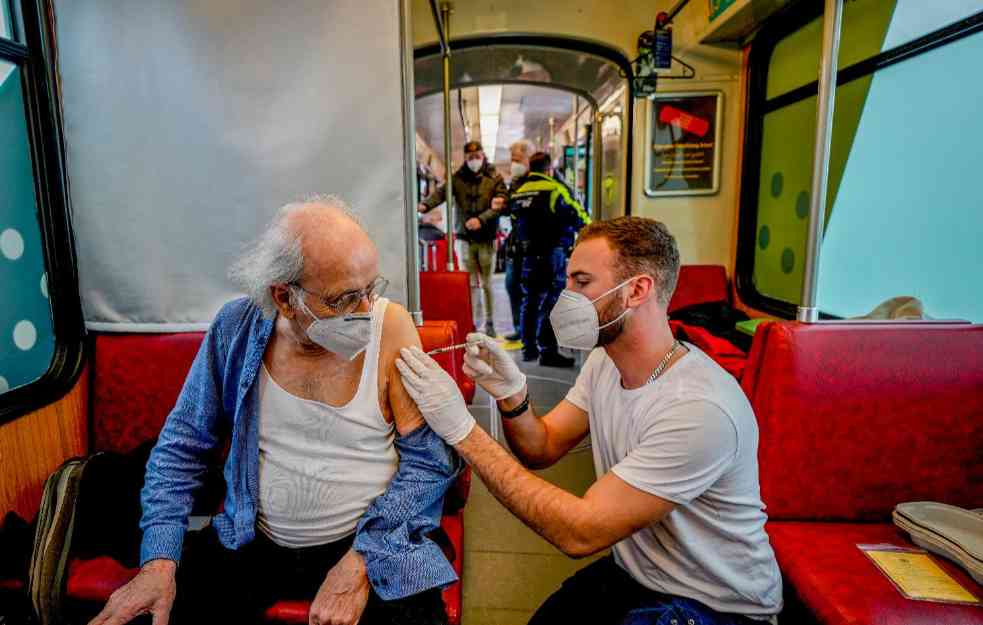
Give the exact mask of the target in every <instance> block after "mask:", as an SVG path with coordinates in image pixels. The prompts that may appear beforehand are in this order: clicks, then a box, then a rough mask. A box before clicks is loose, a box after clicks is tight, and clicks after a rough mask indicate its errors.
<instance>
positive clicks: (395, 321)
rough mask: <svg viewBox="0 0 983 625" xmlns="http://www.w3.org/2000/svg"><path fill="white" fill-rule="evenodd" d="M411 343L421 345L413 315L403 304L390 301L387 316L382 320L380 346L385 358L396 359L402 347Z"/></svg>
mask: <svg viewBox="0 0 983 625" xmlns="http://www.w3.org/2000/svg"><path fill="white" fill-rule="evenodd" d="M411 345H416V346H417V347H419V346H420V334H419V332H417V330H416V324H415V323H413V317H411V316H410V313H409V311H408V310H406V308H404V307H403V306H402V305H401V304H397V303H396V302H389V305H388V306H387V307H386V316H385V317H384V318H383V320H382V341H381V343H380V347H381V350H382V356H383V358H387V357H388V358H389V359H391V360H395V359H396V356H398V355H399V350H400V349H402V348H404V347H409V346H411Z"/></svg>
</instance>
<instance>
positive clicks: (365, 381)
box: [91, 197, 459, 625]
mask: <svg viewBox="0 0 983 625" xmlns="http://www.w3.org/2000/svg"><path fill="white" fill-rule="evenodd" d="M231 276H232V277H233V279H234V280H236V281H237V282H238V283H239V284H240V285H241V286H242V287H243V289H244V290H245V291H246V293H248V297H247V298H242V299H237V300H235V301H232V302H230V303H228V304H226V305H225V307H223V308H222V310H221V311H219V313H218V316H217V317H216V318H215V320H214V322H213V323H212V326H211V328H210V330H209V331H208V334H207V335H206V337H205V340H204V342H203V344H202V346H201V349H200V351H199V352H198V355H197V357H196V358H195V361H194V364H193V365H192V367H191V371H190V373H189V374H188V379H187V381H186V382H185V385H184V389H183V390H182V391H181V395H180V396H179V398H178V401H177V404H176V406H175V407H174V409H173V411H172V412H171V414H170V415H169V416H168V418H167V421H166V423H165V425H164V428H163V430H162V432H161V434H160V439H159V440H158V442H157V445H156V447H155V448H154V451H153V453H152V454H151V457H150V461H149V463H148V464H147V474H146V481H145V485H144V489H143V493H142V504H143V519H142V520H141V527H142V529H143V532H144V534H143V542H142V545H141V554H140V560H141V569H140V573H139V574H138V575H137V576H136V577H135V578H134V579H133V580H132V581H131V582H130V583H128V584H127V585H125V586H124V587H122V588H120V589H119V590H118V591H116V592H115V593H113V595H112V597H111V598H110V600H109V603H108V604H107V605H106V607H105V609H104V610H103V611H102V612H101V613H100V614H99V615H98V616H97V617H96V618H95V619H94V620H93V621H92V622H91V623H92V625H101V624H107V625H119V624H121V623H126V622H128V621H129V620H130V619H132V618H133V617H135V616H136V615H138V614H143V613H150V614H152V615H153V623H154V625H166V623H168V621H169V616H170V615H171V610H172V604H174V606H173V607H174V612H173V614H174V617H173V619H170V620H173V622H175V623H178V625H185V624H188V623H240V622H254V621H257V620H259V619H261V618H262V615H263V612H264V611H265V609H266V608H267V607H269V605H270V604H271V603H273V602H274V601H275V600H276V599H280V598H295V599H308V600H313V604H312V605H311V609H310V616H309V622H310V623H312V624H315V625H316V624H328V623H331V624H342V623H344V624H354V623H356V622H360V623H363V624H367V623H407V624H408V623H426V624H430V623H443V622H445V621H446V616H445V613H444V608H443V603H442V600H441V596H440V592H439V588H440V587H441V586H444V585H446V584H448V583H451V582H453V581H454V580H455V579H456V576H455V574H454V571H453V569H452V567H451V566H450V564H449V563H448V562H447V560H446V559H445V558H444V556H443V553H442V552H441V550H440V548H439V547H438V546H437V545H436V544H435V543H433V542H432V541H430V540H429V539H428V538H427V533H428V532H429V531H430V530H432V529H435V528H436V527H437V526H438V523H439V519H440V513H441V508H442V503H443V496H444V493H445V492H446V490H447V488H448V487H449V486H450V484H451V483H452V481H453V479H454V477H455V475H456V474H457V472H458V469H459V459H458V458H457V457H456V456H455V455H454V454H453V452H452V451H451V450H450V449H449V448H448V447H447V446H446V445H445V444H444V443H443V441H441V440H440V439H439V438H438V437H437V436H436V435H435V434H434V433H433V431H432V430H431V429H430V428H429V427H427V426H426V424H425V423H424V421H423V419H422V418H421V416H420V414H419V412H418V411H417V410H416V407H415V406H414V404H413V402H412V401H411V400H410V399H409V397H408V396H407V394H406V391H405V390H404V388H403V385H402V383H401V382H400V380H399V377H398V375H397V374H396V372H395V369H394V367H393V362H394V360H395V358H396V357H397V354H398V350H399V349H400V348H402V347H407V346H419V344H420V342H419V337H418V335H417V332H416V329H415V327H414V325H413V322H412V320H411V319H410V316H409V314H408V313H407V312H406V310H405V309H403V308H402V307H400V306H398V305H396V304H392V303H389V302H388V301H387V300H386V299H384V298H382V297H381V296H382V293H383V291H384V290H385V286H386V280H385V279H384V278H382V277H380V276H379V255H378V252H377V251H376V248H375V246H374V245H373V244H372V242H371V241H370V240H369V237H368V235H367V234H366V233H365V231H364V230H362V228H361V227H360V226H359V225H358V224H357V223H356V222H355V220H354V219H353V218H352V217H351V216H350V213H349V212H348V211H347V208H346V207H345V206H344V204H343V203H342V202H341V201H340V200H339V199H337V198H334V197H327V198H321V199H318V200H314V201H309V202H306V203H298V204H289V205H287V206H285V207H283V208H282V209H281V210H280V212H279V214H278V215H277V216H276V218H275V220H274V221H273V223H272V225H271V226H270V228H269V229H268V230H267V231H266V232H265V233H264V234H263V235H262V236H261V237H260V239H259V240H258V242H257V243H256V245H255V246H254V247H253V248H252V249H250V250H248V251H247V252H246V253H245V254H244V255H243V256H242V258H241V260H239V261H238V263H237V264H236V265H235V266H234V267H233V270H232V272H231ZM230 431H231V446H230V448H229V452H228V459H227V460H226V463H225V472H224V473H225V479H226V483H227V493H226V497H225V505H224V509H223V510H222V512H221V513H219V514H218V515H217V516H215V517H214V519H213V521H212V523H211V526H210V527H208V528H206V529H205V530H203V531H202V532H198V533H196V534H193V535H192V536H194V538H189V540H188V545H186V546H185V548H184V557H183V558H182V544H183V543H184V537H185V530H186V529H187V526H188V515H189V513H190V511H191V507H192V492H193V491H194V489H195V487H196V485H197V484H198V478H199V476H200V474H201V472H202V470H203V469H204V467H205V462H206V457H207V456H208V454H209V452H210V451H212V450H214V449H216V448H218V447H219V446H220V445H221V443H220V441H221V440H222V433H223V432H230ZM179 561H180V562H181V565H180V567H178V562H179ZM175 595H176V596H177V602H176V604H175V603H174V602H175ZM360 619H361V620H360Z"/></svg>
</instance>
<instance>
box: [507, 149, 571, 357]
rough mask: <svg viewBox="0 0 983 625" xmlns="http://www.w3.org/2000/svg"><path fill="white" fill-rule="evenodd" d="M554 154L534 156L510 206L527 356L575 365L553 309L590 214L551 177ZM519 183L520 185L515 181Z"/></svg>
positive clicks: (523, 351)
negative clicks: (562, 347)
mask: <svg viewBox="0 0 983 625" xmlns="http://www.w3.org/2000/svg"><path fill="white" fill-rule="evenodd" d="M551 174H552V168H551V166H550V157H549V155H548V154H546V153H545V152H536V153H535V154H533V155H532V156H531V157H529V173H528V175H526V176H524V177H522V178H521V179H520V180H518V181H514V182H513V188H512V195H511V197H510V199H509V210H510V212H511V213H512V215H513V218H514V220H515V235H516V245H517V246H518V247H519V249H520V250H521V253H522V256H523V259H522V310H521V314H520V316H521V325H522V342H523V346H522V360H524V361H526V362H529V361H532V360H536V359H537V358H538V359H539V364H540V365H542V366H544V367H572V366H573V364H574V360H573V358H567V357H565V356H562V355H560V353H559V351H558V349H557V344H556V335H555V334H553V328H552V326H551V325H550V323H549V314H550V311H552V310H553V306H554V305H555V304H556V300H557V298H558V297H559V296H560V293H561V292H562V291H563V288H564V287H565V285H566V268H567V251H568V250H569V249H570V248H571V247H572V246H573V239H574V237H575V236H576V233H577V232H579V231H580V229H581V228H583V227H584V226H585V225H587V224H589V223H590V217H589V216H588V215H587V212H586V211H584V208H583V207H582V206H581V205H580V203H579V202H578V201H577V200H576V199H574V197H573V194H572V193H571V192H570V189H569V188H568V187H567V186H566V185H564V184H563V183H561V182H559V181H558V180H556V179H554V178H553V177H552V175H551ZM516 182H518V184H516Z"/></svg>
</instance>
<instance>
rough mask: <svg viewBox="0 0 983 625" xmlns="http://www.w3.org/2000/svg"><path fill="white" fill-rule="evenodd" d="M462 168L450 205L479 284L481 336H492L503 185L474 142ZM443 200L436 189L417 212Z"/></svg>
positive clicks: (504, 195)
mask: <svg viewBox="0 0 983 625" xmlns="http://www.w3.org/2000/svg"><path fill="white" fill-rule="evenodd" d="M464 159H465V160H464V164H463V165H461V167H460V168H459V169H458V170H457V171H456V172H454V184H453V188H454V202H455V205H456V206H457V237H458V239H460V240H462V241H465V242H466V243H467V252H466V253H465V254H464V267H465V269H467V270H468V273H470V274H471V275H473V276H474V275H477V277H478V279H479V280H480V282H481V291H482V294H483V299H484V310H485V332H486V333H487V334H488V335H489V336H495V324H494V323H493V320H494V318H495V317H494V304H493V298H492V286H491V279H492V272H493V271H494V269H495V237H496V235H497V234H498V217H499V215H500V214H501V212H502V210H503V209H504V208H505V202H506V200H507V199H508V191H507V190H506V188H505V181H504V180H503V179H502V177H501V176H500V175H498V173H497V172H496V171H495V168H494V167H493V166H492V165H491V164H490V163H489V162H488V160H487V159H486V158H485V153H484V150H483V149H482V147H481V143H479V142H478V141H468V142H467V143H466V144H465V145H464ZM446 199H447V185H446V184H444V185H440V186H439V187H437V189H436V190H435V191H434V192H433V193H432V194H431V195H430V197H428V198H427V199H425V200H424V201H423V202H421V203H420V205H419V206H417V210H419V211H420V212H421V213H426V212H429V211H431V210H433V209H434V208H436V207H437V206H439V205H440V204H442V203H444V201H445V200H446Z"/></svg>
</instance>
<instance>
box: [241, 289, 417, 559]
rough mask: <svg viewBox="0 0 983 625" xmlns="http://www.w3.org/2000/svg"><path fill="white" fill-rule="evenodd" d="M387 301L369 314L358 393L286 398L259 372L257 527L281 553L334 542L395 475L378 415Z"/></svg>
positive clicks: (390, 432) (388, 431) (389, 436)
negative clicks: (333, 398)
mask: <svg viewBox="0 0 983 625" xmlns="http://www.w3.org/2000/svg"><path fill="white" fill-rule="evenodd" d="M388 303H389V302H388V300H386V299H383V298H379V300H378V301H376V303H375V306H374V307H373V308H372V338H371V340H370V341H369V345H368V347H367V348H366V350H365V360H364V362H363V365H362V375H361V378H360V379H359V381H358V390H356V392H355V396H354V397H353V398H352V400H351V401H349V402H348V403H347V404H345V405H344V406H341V407H338V408H336V407H334V406H329V405H328V404H324V403H322V402H319V401H314V400H310V399H303V398H300V397H297V396H296V395H293V394H291V393H289V392H287V391H286V390H285V389H283V388H282V387H281V386H280V385H279V384H277V383H276V381H275V380H274V379H273V378H272V376H270V373H269V372H268V371H267V370H266V366H265V365H264V366H263V367H262V372H261V373H260V381H259V501H258V509H257V514H256V527H257V528H258V529H259V530H260V531H261V532H263V533H264V534H265V535H266V536H268V537H269V538H270V539H271V540H273V542H275V543H277V544H278V545H281V546H284V547H293V548H298V547H311V546H314V545H322V544H325V543H329V542H334V541H336V540H339V539H341V538H344V537H345V536H348V535H349V534H351V533H352V532H354V531H355V525H356V524H357V523H358V520H359V518H360V517H361V516H362V514H363V513H364V512H365V510H366V509H367V508H368V507H369V504H370V503H372V500H374V499H375V498H376V497H378V496H379V495H381V494H382V493H383V492H385V490H386V487H388V486H389V482H390V481H391V480H392V477H393V475H394V474H395V473H396V466H397V463H398V460H399V459H398V456H397V454H396V448H395V447H394V445H393V440H394V436H395V429H394V426H393V424H391V423H386V420H385V418H384V417H383V415H382V411H381V410H380V408H379V345H380V343H381V340H382V322H383V319H384V317H385V313H386V306H387V305H388Z"/></svg>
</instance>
